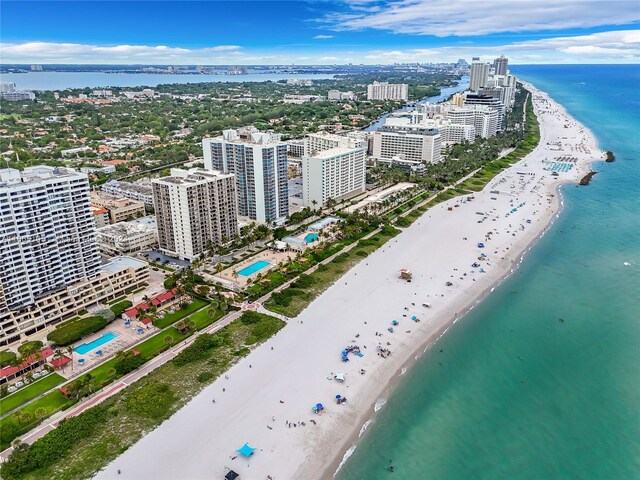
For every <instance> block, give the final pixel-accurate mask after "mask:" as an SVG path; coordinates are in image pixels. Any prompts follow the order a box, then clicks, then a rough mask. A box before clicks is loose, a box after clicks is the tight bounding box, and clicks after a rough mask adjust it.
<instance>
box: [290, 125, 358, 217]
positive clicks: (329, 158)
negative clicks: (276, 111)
mask: <svg viewBox="0 0 640 480" xmlns="http://www.w3.org/2000/svg"><path fill="white" fill-rule="evenodd" d="M366 148H367V147H366V141H365V140H362V139H356V138H348V137H342V136H339V135H332V134H322V133H312V134H309V135H307V137H306V138H305V147H304V150H305V152H304V156H303V157H302V178H303V180H304V182H303V203H304V206H305V207H309V208H319V207H323V206H325V205H326V204H327V201H328V200H329V199H333V200H336V201H340V200H344V199H346V198H350V197H353V196H354V195H358V194H360V193H362V192H364V191H365V183H366V174H365V157H366Z"/></svg>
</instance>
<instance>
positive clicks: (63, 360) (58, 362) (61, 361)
mask: <svg viewBox="0 0 640 480" xmlns="http://www.w3.org/2000/svg"><path fill="white" fill-rule="evenodd" d="M70 361H71V359H70V358H69V357H67V356H66V355H62V356H61V357H57V358H54V359H53V360H51V361H50V362H49V363H50V364H51V365H52V366H53V367H54V368H59V367H62V366H63V365H66V364H67V363H69V362H70Z"/></svg>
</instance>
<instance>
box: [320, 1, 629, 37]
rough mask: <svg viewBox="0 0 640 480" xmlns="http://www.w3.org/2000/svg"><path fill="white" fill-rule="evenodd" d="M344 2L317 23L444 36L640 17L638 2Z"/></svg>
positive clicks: (625, 22) (615, 22)
mask: <svg viewBox="0 0 640 480" xmlns="http://www.w3.org/2000/svg"><path fill="white" fill-rule="evenodd" d="M347 4H348V6H349V10H348V11H347V12H346V13H336V12H332V13H328V14H327V15H325V16H324V17H323V18H322V19H321V20H320V21H321V22H322V23H323V24H324V25H325V26H328V27H329V28H333V29H335V30H364V29H376V30H387V31H391V32H394V33H407V34H417V35H435V36H440V37H444V36H450V35H457V36H473V35H487V34H492V33H499V32H526V31H541V30H560V29H569V28H589V27H595V26H603V25H628V24H632V23H635V22H637V21H639V20H640V8H638V2H637V0H609V1H598V0H517V1H515V0H482V1H478V0H391V1H388V2H383V3H381V2H378V1H373V0H369V1H368V2H367V1H362V0H350V1H349V0H347ZM367 7H368V8H367Z"/></svg>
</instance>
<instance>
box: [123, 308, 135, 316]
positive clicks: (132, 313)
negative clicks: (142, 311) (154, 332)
mask: <svg viewBox="0 0 640 480" xmlns="http://www.w3.org/2000/svg"><path fill="white" fill-rule="evenodd" d="M124 314H125V315H126V316H127V317H128V318H135V317H137V316H138V309H137V308H135V307H133V308H130V309H129V310H125V311H124Z"/></svg>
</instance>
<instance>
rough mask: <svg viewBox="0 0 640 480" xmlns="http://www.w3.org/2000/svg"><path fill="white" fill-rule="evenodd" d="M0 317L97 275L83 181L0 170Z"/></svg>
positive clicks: (62, 174)
mask: <svg viewBox="0 0 640 480" xmlns="http://www.w3.org/2000/svg"><path fill="white" fill-rule="evenodd" d="M0 244H1V245H2V248H1V249H0V283H1V284H2V291H3V292H4V301H2V299H1V298H0V311H2V310H5V309H20V308H24V307H27V306H29V305H32V304H34V303H35V302H36V300H37V299H39V298H41V297H44V296H46V295H47V294H49V293H50V292H52V291H57V290H60V289H63V288H65V287H67V286H68V285H70V284H73V283H74V282H77V281H80V280H86V279H89V278H92V277H95V276H96V275H98V273H99V272H100V254H99V253H98V247H97V245H96V243H95V225H94V220H93V216H92V213H91V209H90V208H89V180H88V178H87V175H85V174H82V173H78V172H76V171H74V170H71V169H66V168H60V167H46V166H38V167H28V168H25V169H24V170H23V171H22V172H21V171H19V170H16V169H13V168H6V169H0Z"/></svg>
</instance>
